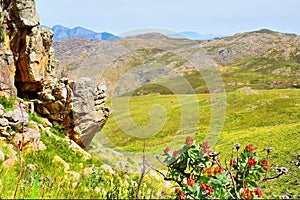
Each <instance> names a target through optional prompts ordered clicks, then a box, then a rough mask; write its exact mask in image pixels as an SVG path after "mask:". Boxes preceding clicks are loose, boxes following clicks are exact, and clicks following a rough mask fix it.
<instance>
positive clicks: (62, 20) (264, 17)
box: [36, 0, 300, 35]
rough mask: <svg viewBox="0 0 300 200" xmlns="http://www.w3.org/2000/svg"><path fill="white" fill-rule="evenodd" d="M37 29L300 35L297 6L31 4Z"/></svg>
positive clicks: (248, 1)
mask: <svg viewBox="0 0 300 200" xmlns="http://www.w3.org/2000/svg"><path fill="white" fill-rule="evenodd" d="M36 2H37V11H38V13H39V15H40V19H41V24H42V25H46V26H49V27H52V26H54V25H57V24H60V25H63V26H66V27H69V28H73V27H76V26H81V27H84V28H88V29H91V30H93V31H96V32H103V31H106V32H110V33H113V34H117V35H119V34H122V33H124V32H128V31H133V30H137V29H144V28H150V29H151V28H159V29H166V30H170V31H174V32H182V31H196V32H199V33H201V34H215V35H233V34H235V33H241V32H246V31H254V30H259V29H262V28H268V29H272V30H275V31H280V32H285V33H296V34H298V35H300V11H299V8H300V0H50V1H47V0H36Z"/></svg>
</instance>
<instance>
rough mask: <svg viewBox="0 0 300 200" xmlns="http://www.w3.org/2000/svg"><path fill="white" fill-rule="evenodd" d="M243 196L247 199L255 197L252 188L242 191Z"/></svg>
mask: <svg viewBox="0 0 300 200" xmlns="http://www.w3.org/2000/svg"><path fill="white" fill-rule="evenodd" d="M242 198H243V199H245V200H251V199H253V198H254V195H253V193H252V191H251V190H249V189H244V191H243V193H242Z"/></svg>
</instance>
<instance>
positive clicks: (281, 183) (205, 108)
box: [98, 89, 300, 195]
mask: <svg viewBox="0 0 300 200" xmlns="http://www.w3.org/2000/svg"><path fill="white" fill-rule="evenodd" d="M179 96H180V97H186V98H189V97H192V96H191V95H179ZM179 96H177V97H179ZM197 99H198V103H199V106H200V122H199V124H198V125H197V126H196V127H193V126H191V125H190V124H188V123H187V124H186V126H184V128H183V129H181V130H180V131H178V127H179V123H180V120H181V118H180V109H181V106H180V103H179V101H178V99H177V98H176V96H175V95H146V96H140V97H132V98H131V99H130V115H131V117H132V119H133V121H134V122H135V123H137V124H139V125H144V126H145V125H147V124H148V123H150V119H149V116H148V112H149V108H150V107H151V106H152V105H154V104H160V105H161V106H162V107H164V108H165V109H166V113H167V121H166V123H165V126H164V127H163V129H162V130H161V131H160V132H159V133H158V134H156V135H154V136H152V137H150V138H147V139H146V144H147V148H148V149H150V150H151V151H153V152H156V153H161V152H162V149H163V148H164V147H165V146H167V145H169V142H171V141H172V140H175V139H176V140H178V141H184V138H185V137H186V136H187V135H193V134H196V138H197V139H198V140H202V139H203V138H204V137H205V134H206V131H207V129H208V125H209V123H210V118H211V104H210V100H209V99H210V96H209V95H208V94H201V95H197ZM185 106H187V108H186V109H187V110H188V111H190V113H191V115H190V117H191V119H192V118H193V117H195V116H196V114H195V113H197V111H195V110H193V109H194V107H192V106H191V105H189V103H187V104H186V105H185ZM189 106H190V107H189ZM299 107H300V90H298V89H284V90H261V91H259V94H258V95H248V94H240V93H239V92H229V93H228V94H227V114H226V120H225V124H224V129H223V131H222V133H221V134H220V138H219V140H218V142H217V145H216V146H215V149H216V150H217V151H221V152H222V154H223V155H225V157H227V158H229V157H230V152H231V148H232V144H233V143H235V142H236V141H238V142H239V143H241V144H242V145H247V144H253V145H254V146H255V147H256V149H257V151H258V152H259V153H260V154H261V155H264V153H263V148H264V147H266V146H271V147H272V148H273V149H274V151H273V153H272V156H271V162H272V163H276V164H278V165H279V166H286V167H288V168H289V169H290V173H289V174H288V175H287V176H286V177H285V178H282V179H279V180H276V182H275V184H274V185H273V186H269V187H268V190H269V191H270V194H269V195H271V194H272V193H277V194H278V193H279V192H282V191H283V190H285V189H287V188H289V189H290V192H294V193H296V191H297V187H299V183H298V182H297V179H299V178H300V177H299V175H298V174H299V173H298V172H299V169H298V168H297V167H296V165H295V163H294V162H295V161H296V158H295V155H297V154H298V153H299V152H300V148H299V144H298V141H299V140H298V137H299V136H300V123H299V119H300V111H299ZM112 109H114V106H112ZM189 109H190V110H189ZM115 115H116V114H114V113H113V114H112V115H111V117H110V118H109V120H108V122H107V125H106V126H105V127H104V130H103V132H104V133H105V134H106V135H107V136H108V137H109V139H110V141H111V142H112V143H113V144H114V145H115V146H117V147H118V148H120V149H123V150H127V151H140V150H141V147H142V139H139V138H136V137H133V136H129V135H127V134H126V133H124V132H123V131H122V130H121V129H120V128H119V127H118V126H117V125H116V122H115V120H114V117H115ZM118 115H119V114H118ZM120 115H122V113H121V114H120ZM120 120H121V121H122V120H125V118H120ZM187 121H188V120H187ZM178 135H179V136H178ZM175 136H176V137H175ZM100 139H101V138H98V140H100ZM273 167H274V166H273ZM286 185H289V187H286ZM273 190H275V191H273Z"/></svg>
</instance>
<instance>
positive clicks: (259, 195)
mask: <svg viewBox="0 0 300 200" xmlns="http://www.w3.org/2000/svg"><path fill="white" fill-rule="evenodd" d="M254 192H255V194H256V196H258V197H261V196H262V191H261V190H260V189H255V190H254Z"/></svg>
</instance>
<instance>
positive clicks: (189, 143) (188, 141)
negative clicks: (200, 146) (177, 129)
mask: <svg viewBox="0 0 300 200" xmlns="http://www.w3.org/2000/svg"><path fill="white" fill-rule="evenodd" d="M193 142H194V139H193V138H192V137H190V136H188V137H186V139H185V144H186V145H188V146H191V145H192V144H193Z"/></svg>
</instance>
